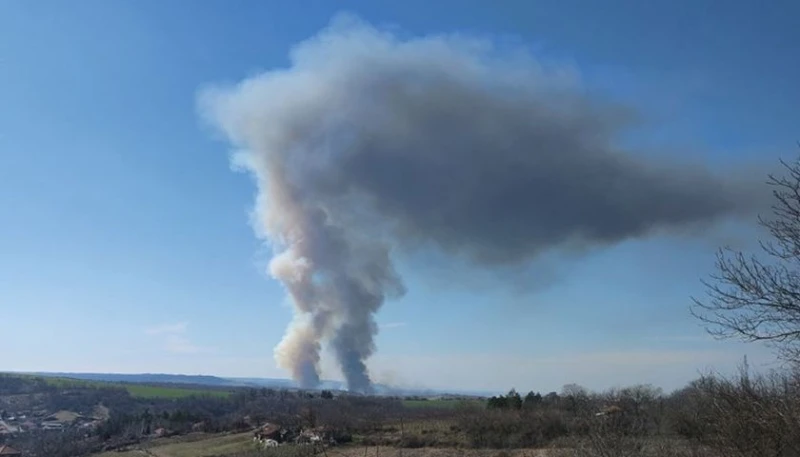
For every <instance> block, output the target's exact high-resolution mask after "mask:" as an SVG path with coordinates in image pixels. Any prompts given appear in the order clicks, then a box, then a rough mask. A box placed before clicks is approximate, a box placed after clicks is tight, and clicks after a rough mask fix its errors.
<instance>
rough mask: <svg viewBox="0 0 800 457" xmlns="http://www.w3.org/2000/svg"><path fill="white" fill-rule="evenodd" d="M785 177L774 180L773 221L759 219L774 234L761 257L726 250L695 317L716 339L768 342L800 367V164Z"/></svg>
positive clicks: (771, 182) (719, 257)
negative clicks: (799, 364)
mask: <svg viewBox="0 0 800 457" xmlns="http://www.w3.org/2000/svg"><path fill="white" fill-rule="evenodd" d="M781 164H782V165H783V167H784V168H785V170H786V173H785V174H784V175H782V176H776V175H769V179H768V181H767V184H768V185H770V186H772V187H773V191H772V194H773V196H774V198H775V204H774V205H773V206H772V217H771V218H763V217H759V224H760V225H761V226H762V227H764V228H766V229H767V230H768V231H769V234H770V238H771V239H770V240H769V241H762V242H761V243H760V246H761V250H762V253H763V254H765V255H762V256H761V257H757V256H755V255H745V254H744V253H742V252H739V251H735V250H732V249H730V248H723V249H720V251H719V252H718V253H717V262H716V270H717V271H716V273H715V274H713V275H711V277H710V280H704V281H703V284H704V285H705V287H706V297H705V299H698V298H694V297H693V298H692V301H693V302H694V304H693V306H692V309H691V312H692V315H694V316H695V317H696V318H698V319H699V320H700V321H701V322H703V323H705V324H706V329H707V330H708V332H709V333H710V334H711V335H713V336H715V337H717V338H737V339H741V340H744V341H750V342H752V341H763V342H766V343H768V344H769V345H771V346H772V347H773V348H775V349H776V350H777V353H778V355H779V356H780V357H781V358H783V359H784V360H786V361H789V362H793V363H800V160H798V161H795V162H794V163H787V162H785V161H783V160H781Z"/></svg>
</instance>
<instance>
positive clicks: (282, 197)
mask: <svg viewBox="0 0 800 457" xmlns="http://www.w3.org/2000/svg"><path fill="white" fill-rule="evenodd" d="M201 100H202V102H203V105H204V108H205V109H206V111H207V114H209V116H210V118H211V120H212V122H213V123H214V124H215V125H217V126H218V127H219V128H221V130H222V131H223V132H224V133H225V134H226V135H227V136H228V138H229V139H230V140H231V142H232V143H234V144H235V146H236V147H238V148H240V151H239V152H237V153H236V154H235V156H234V160H235V162H236V163H237V164H239V165H241V166H243V167H245V168H246V169H247V170H249V171H251V172H252V173H253V175H254V176H255V178H256V179H257V184H258V189H259V193H258V197H257V202H256V206H255V212H254V217H255V226H256V229H257V231H258V232H259V235H261V236H262V237H264V238H265V239H266V240H268V241H269V242H270V243H271V245H272V246H273V248H274V250H275V256H274V258H273V259H272V261H271V263H270V267H269V268H270V273H271V274H272V275H273V276H274V277H275V278H276V279H278V280H279V281H281V282H282V283H283V284H284V285H285V287H286V289H287V291H288V294H289V295H290V297H291V300H292V303H293V305H294V307H295V319H294V321H293V322H292V324H291V325H290V327H289V329H288V331H287V333H286V336H285V338H284V339H283V341H282V342H281V343H280V344H279V346H278V347H277V348H276V350H275V354H276V359H277V362H278V364H279V365H280V366H281V367H284V368H286V369H288V370H290V371H291V373H292V376H293V377H294V379H296V380H297V381H298V382H299V383H300V384H301V385H302V386H304V387H313V386H315V385H316V384H317V383H318V382H319V360H320V351H321V345H322V344H323V343H324V344H326V345H328V346H329V347H330V348H331V349H332V350H333V353H334V354H335V356H336V358H337V361H338V363H339V366H340V367H341V370H342V372H343V374H344V376H345V378H346V381H347V384H348V387H349V388H350V389H351V390H354V391H369V389H370V384H371V383H370V377H369V374H368V371H367V367H366V365H365V361H366V360H367V359H368V358H369V357H370V355H371V354H372V353H373V352H374V351H375V343H374V337H375V334H376V333H377V326H376V324H375V320H374V315H375V313H376V312H377V311H378V310H379V309H380V307H381V305H382V304H383V302H384V300H386V299H388V298H393V297H399V296H401V295H402V294H403V292H404V286H403V283H402V281H401V278H400V277H399V276H398V274H397V272H396V271H395V269H394V267H393V265H392V261H391V250H392V249H396V248H413V247H419V246H434V247H436V248H438V249H440V250H441V252H443V253H446V254H448V255H451V256H453V257H458V258H461V259H463V260H466V261H468V262H470V263H472V264H473V265H476V266H488V267H496V266H504V265H518V264H524V263H525V262H528V261H531V260H533V259H535V258H536V256H537V255H538V254H541V253H543V252H544V251H546V250H553V249H558V248H560V247H567V246H573V245H580V246H585V247H592V246H603V245H610V244H613V243H617V242H621V241H624V240H626V239H630V238H634V237H641V236H645V235H648V234H651V233H653V232H654V231H663V230H681V229H685V228H686V227H692V226H696V225H697V224H707V223H710V222H713V221H715V220H718V219H720V218H722V217H724V216H728V215H731V214H733V213H737V212H740V211H741V210H747V209H749V208H750V204H749V203H750V202H751V201H752V198H751V197H750V191H751V188H750V187H749V186H746V185H742V184H741V183H740V182H739V181H738V180H735V179H720V178H718V177H715V176H713V175H712V174H711V173H709V172H708V171H706V170H703V169H699V168H697V167H690V166H685V165H680V164H668V163H662V162H658V161H656V160H654V159H653V158H652V157H650V158H646V157H645V156H644V155H642V154H633V153H631V152H628V151H625V150H623V149H622V148H621V147H619V146H618V139H619V137H620V136H621V134H622V133H624V132H625V130H626V129H627V128H628V127H629V122H630V121H631V120H632V116H631V112H630V111H629V110H625V109H620V108H619V107H617V106H613V105H611V104H608V103H603V102H601V101H599V100H598V99H595V98H593V97H591V96H589V95H587V94H586V93H585V91H582V90H581V89H580V88H579V87H578V85H577V83H576V78H575V77H574V75H573V73H572V72H569V71H564V70H561V69H557V68H556V69H547V68H546V67H545V66H543V65H541V64H540V63H538V62H537V61H536V59H534V58H533V57H532V56H531V55H529V54H526V53H525V52H520V51H513V50H512V51H508V50H506V51H503V50H499V49H497V48H496V47H494V46H493V45H492V43H490V42H487V41H482V40H476V39H469V38H465V37H461V36H433V37H423V38H413V39H401V38H398V37H397V36H395V35H393V34H391V33H389V32H386V31H382V30H378V29H376V28H373V27H371V26H370V25H368V24H365V23H363V22H361V21H359V20H357V19H355V18H353V17H351V16H340V17H338V18H336V19H335V20H334V21H333V22H332V23H331V25H330V26H329V27H328V28H327V29H325V30H323V31H322V32H320V33H319V34H318V35H317V36H315V37H313V38H311V39H309V40H307V41H305V42H302V43H300V44H298V45H297V46H296V47H294V49H292V51H291V65H290V66H289V67H288V68H284V69H276V70H273V71H269V72H266V73H264V74H261V75H259V76H256V77H253V78H250V79H247V80H245V81H243V82H241V83H240V84H238V85H237V86H235V87H224V88H219V87H218V88H213V89H208V90H205V91H204V92H203V94H202V98H201Z"/></svg>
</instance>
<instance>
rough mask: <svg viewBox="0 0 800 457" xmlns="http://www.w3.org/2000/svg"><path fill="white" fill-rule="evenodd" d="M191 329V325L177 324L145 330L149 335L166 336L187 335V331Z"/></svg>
mask: <svg viewBox="0 0 800 457" xmlns="http://www.w3.org/2000/svg"><path fill="white" fill-rule="evenodd" d="M188 327H189V324H187V323H186V322H177V323H175V324H162V325H156V326H153V327H149V328H147V329H145V331H144V332H145V333H147V334H148V335H166V334H176V333H186V329H187V328H188Z"/></svg>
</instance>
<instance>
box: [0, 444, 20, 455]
mask: <svg viewBox="0 0 800 457" xmlns="http://www.w3.org/2000/svg"><path fill="white" fill-rule="evenodd" d="M0 456H2V457H22V452H19V451H18V450H16V449H14V448H13V447H11V446H6V445H2V444H0Z"/></svg>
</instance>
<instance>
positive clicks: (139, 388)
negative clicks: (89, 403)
mask: <svg viewBox="0 0 800 457" xmlns="http://www.w3.org/2000/svg"><path fill="white" fill-rule="evenodd" d="M43 379H44V380H45V382H47V384H50V385H51V386H56V387H60V388H69V387H119V388H123V389H125V390H127V391H128V392H130V394H131V395H133V396H134V397H139V398H182V397H190V396H192V395H208V396H215V397H227V396H228V395H230V391H227V390H220V389H210V388H207V387H206V388H204V387H195V386H187V385H180V386H177V385H176V386H163V385H147V384H130V383H122V382H104V381H86V380H83V379H72V378H51V377H46V378H43Z"/></svg>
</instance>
